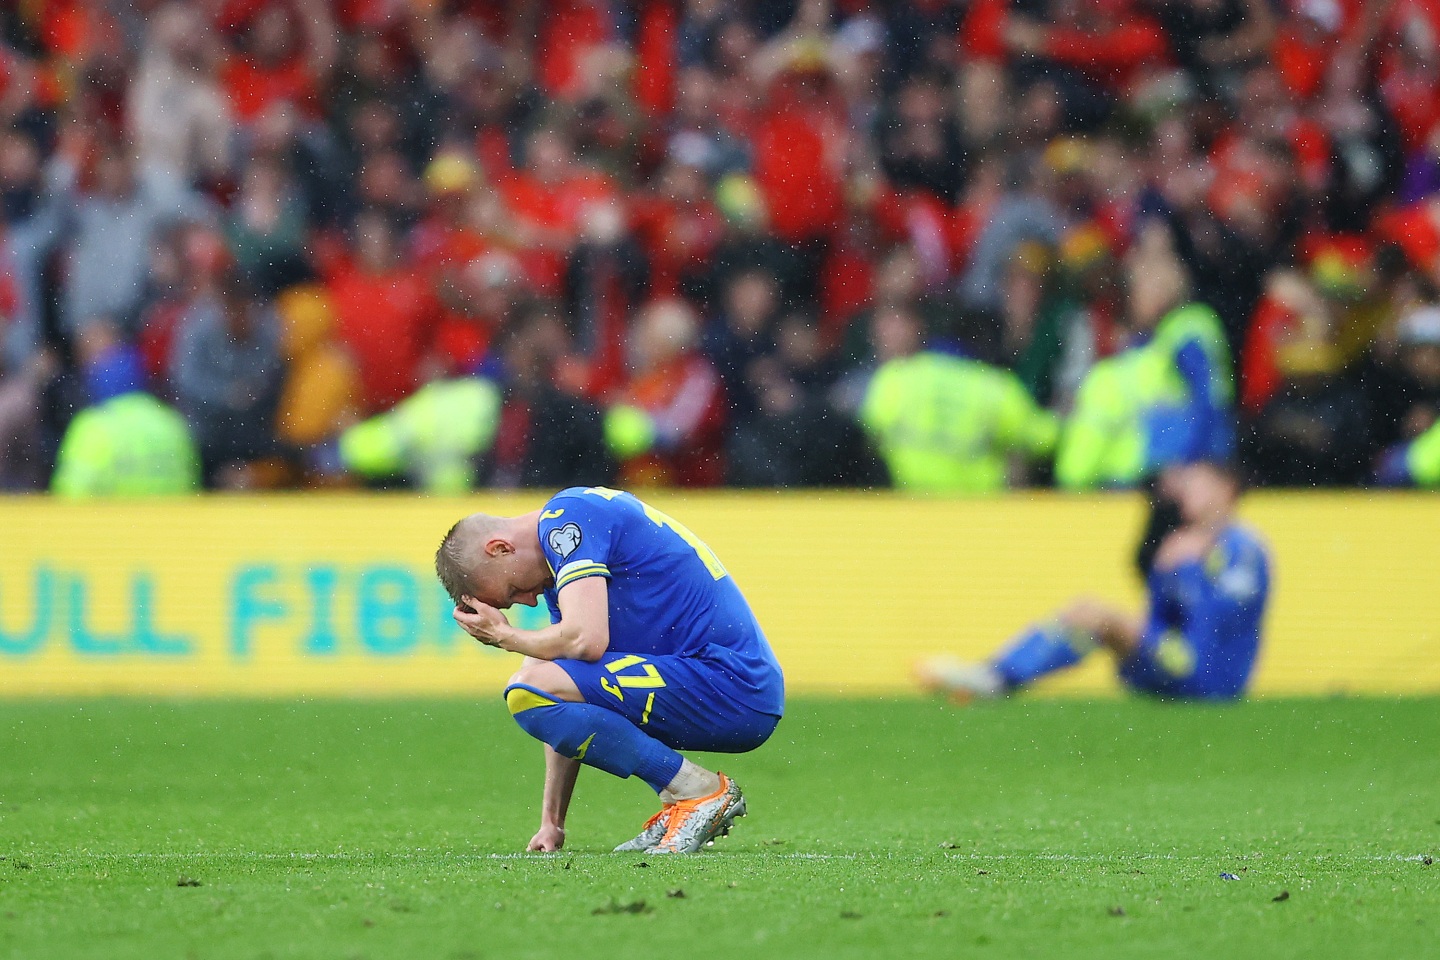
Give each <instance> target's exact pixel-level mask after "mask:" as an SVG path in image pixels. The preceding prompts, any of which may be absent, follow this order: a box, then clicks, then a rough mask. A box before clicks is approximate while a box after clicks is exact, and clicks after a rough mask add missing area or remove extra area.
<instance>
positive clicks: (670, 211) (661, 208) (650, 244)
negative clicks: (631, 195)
mask: <svg viewBox="0 0 1440 960" xmlns="http://www.w3.org/2000/svg"><path fill="white" fill-rule="evenodd" d="M632 207H633V210H634V214H633V217H632V223H631V226H632V228H633V229H634V232H635V236H636V238H637V239H638V240H639V241H640V245H641V246H642V247H643V248H644V250H645V256H646V258H647V259H648V260H649V262H650V297H651V299H655V300H668V299H671V298H673V297H678V296H679V295H680V277H681V274H682V273H683V272H684V271H685V270H686V269H688V268H690V267H695V266H698V265H700V264H702V263H704V262H706V261H707V260H709V259H710V256H711V254H713V253H714V252H715V248H716V247H717V246H718V245H719V243H720V238H721V237H722V236H723V235H724V230H725V224H724V218H723V217H721V215H720V211H719V210H717V209H716V208H715V204H714V203H712V202H711V201H710V200H708V199H705V200H701V201H699V202H696V203H684V202H681V201H677V200H672V199H670V198H668V197H648V198H639V199H637V200H635V202H634V203H633V204H632Z"/></svg>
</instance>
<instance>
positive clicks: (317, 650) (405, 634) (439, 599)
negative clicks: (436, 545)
mask: <svg viewBox="0 0 1440 960" xmlns="http://www.w3.org/2000/svg"><path fill="white" fill-rule="evenodd" d="M218 575H220V576H222V577H225V578H226V582H227V584H228V586H227V589H226V590H225V591H224V596H225V598H226V601H225V603H224V604H223V607H222V609H218V610H211V609H196V608H195V606H194V604H193V602H190V603H188V605H187V599H186V598H185V597H176V596H162V595H161V593H160V591H159V588H158V582H157V577H156V575H155V574H154V573H152V572H150V571H147V570H143V569H142V570H136V571H130V572H128V573H120V574H114V573H109V572H107V573H104V574H96V573H80V572H74V571H67V570H60V569H53V568H51V567H48V566H36V567H35V568H33V569H32V570H31V571H30V576H29V577H28V578H24V579H23V580H22V581H21V582H15V580H13V579H11V580H6V581H0V657H5V658H22V657H27V656H30V655H33V654H36V653H39V652H40V651H42V650H44V649H45V648H46V647H47V646H49V645H53V644H59V645H64V646H65V647H67V648H68V649H70V650H71V651H72V652H74V653H75V654H78V655H80V656H83V657H87V658H90V657H97V658H98V657H120V656H131V657H134V656H140V657H164V658H176V657H185V656H188V655H193V654H195V653H196V652H197V650H198V648H199V645H200V644H199V641H198V639H197V636H198V635H199V633H200V632H202V631H203V632H204V633H205V634H206V635H223V636H224V637H225V638H226V650H227V652H228V653H229V654H230V655H231V656H232V657H233V658H235V659H237V660H244V659H246V658H248V657H250V656H251V655H252V654H253V653H254V652H255V649H256V646H257V645H258V644H260V643H266V644H278V645H281V646H283V647H287V648H289V649H291V650H293V651H295V652H297V653H299V654H300V655H301V656H305V657H316V658H326V657H335V656H341V655H360V656H369V657H399V656H405V655H407V654H412V653H416V652H420V651H422V650H428V651H431V652H452V651H457V650H460V649H463V648H465V647H467V646H468V647H478V646H479V645H478V644H475V643H474V641H472V640H469V639H468V638H467V637H465V635H464V634H463V633H462V632H461V631H460V630H459V628H458V627H457V626H456V625H455V622H454V620H453V619H452V617H451V611H452V607H451V603H450V600H449V598H448V597H446V596H445V593H444V591H443V590H441V589H440V588H439V586H438V585H437V584H436V582H435V579H434V577H433V576H432V575H430V574H429V573H428V571H419V570H416V569H414V568H411V567H407V566H404V565H400V564H383V563H382V564H368V565H354V566H345V565H337V564H315V565H308V566H294V565H279V564H251V565H245V566H241V567H238V568H235V569H233V570H231V571H219V572H218ZM27 581H28V582H27ZM117 586H118V587H119V588H120V596H121V601H120V606H121V607H122V609H121V610H120V611H119V612H118V614H117V612H116V611H114V610H108V611H107V614H108V615H107V616H105V617H104V618H103V619H104V622H105V623H106V624H107V627H106V629H103V630H102V629H99V628H97V627H96V626H95V623H96V622H97V620H99V619H101V618H99V617H97V616H96V608H97V604H96V603H95V596H96V594H97V592H98V591H99V590H100V589H101V588H104V589H105V590H106V591H114V590H115V589H116V588H117ZM107 596H113V594H110V593H107ZM27 599H28V601H29V602H28V603H24V602H22V601H25V600H27ZM22 610H23V611H26V612H25V613H22V612H21V611H22ZM507 615H508V616H509V617H510V620H511V622H512V623H515V624H516V625H517V626H521V627H528V628H534V627H538V626H541V625H543V624H546V623H548V622H549V619H550V617H549V612H548V610H547V609H546V607H545V605H544V604H543V603H541V604H540V605H539V606H537V607H534V608H529V607H514V608H512V609H510V610H508V611H507ZM180 623H184V624H186V625H187V626H189V627H190V628H191V629H192V630H194V631H196V632H187V631H185V630H180V629H176V628H175V626H174V625H175V624H180ZM167 627H168V628H167ZM207 627H208V628H211V629H206V628H207ZM215 627H219V628H220V629H219V630H216V629H214V628H215ZM481 649H486V650H488V649H489V648H481Z"/></svg>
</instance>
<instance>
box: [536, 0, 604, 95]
mask: <svg viewBox="0 0 1440 960" xmlns="http://www.w3.org/2000/svg"><path fill="white" fill-rule="evenodd" d="M542 9H543V11H544V13H543V15H542V16H541V17H540V21H539V24H538V26H539V29H540V38H539V42H538V43H537V44H536V48H535V76H536V79H538V80H539V81H540V88H541V89H542V90H544V91H545V93H546V94H548V95H550V96H551V97H554V98H556V99H558V100H575V99H577V98H579V97H580V96H581V95H582V94H583V93H585V92H586V91H585V90H584V81H585V60H586V58H587V57H589V56H590V55H591V54H592V53H593V52H594V51H595V48H596V47H598V46H600V45H601V44H603V43H605V42H606V41H608V40H609V39H610V34H611V23H610V18H609V14H608V12H607V10H606V9H605V6H604V5H603V4H601V3H600V2H598V0H553V2H550V3H546V4H544V5H543V6H542Z"/></svg>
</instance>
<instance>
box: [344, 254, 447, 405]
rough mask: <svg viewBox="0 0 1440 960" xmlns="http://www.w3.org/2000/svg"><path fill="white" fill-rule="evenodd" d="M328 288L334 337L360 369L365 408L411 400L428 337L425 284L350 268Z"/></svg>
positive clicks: (418, 276) (412, 274) (417, 278)
mask: <svg viewBox="0 0 1440 960" xmlns="http://www.w3.org/2000/svg"><path fill="white" fill-rule="evenodd" d="M327 286H328V287H329V290H330V299H331V302H332V303H333V305H334V309H335V319H336V332H337V333H338V334H339V338H340V340H341V341H343V342H344V343H345V344H346V345H347V346H348V347H349V348H350V350H351V352H352V353H353V354H354V356H355V359H356V361H357V363H358V365H359V368H360V383H361V386H362V387H363V388H364V391H365V398H364V399H365V405H366V407H367V408H368V409H369V410H371V411H376V410H384V409H386V408H387V407H390V406H393V405H394V404H395V402H396V401H398V400H402V399H404V398H405V397H407V396H409V395H410V394H411V393H412V392H413V391H414V390H415V388H416V387H417V386H418V385H419V384H418V377H417V370H418V367H419V364H420V358H421V356H422V354H423V352H424V350H425V348H426V347H427V346H428V341H429V339H430V336H431V329H430V328H431V325H432V323H433V318H434V306H433V304H434V301H433V299H432V297H431V291H430V281H429V279H428V278H427V277H425V275H424V274H422V273H419V272H417V271H414V270H410V269H403V268H402V269H397V270H392V271H390V272H387V273H381V274H373V273H366V272H363V271H361V270H358V269H352V270H346V271H343V272H342V273H340V274H339V275H338V276H336V277H334V278H332V279H331V280H330V281H329V282H328V284H327Z"/></svg>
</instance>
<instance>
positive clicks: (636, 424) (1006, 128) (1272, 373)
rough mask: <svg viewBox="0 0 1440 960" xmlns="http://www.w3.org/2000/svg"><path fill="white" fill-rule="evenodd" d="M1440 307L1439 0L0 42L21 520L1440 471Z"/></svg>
mask: <svg viewBox="0 0 1440 960" xmlns="http://www.w3.org/2000/svg"><path fill="white" fill-rule="evenodd" d="M1437 285H1440V3H1436V2H1434V0H1368V2H1367V0H909V2H900V0H727V2H721V0H188V2H181V0H169V2H157V0H13V2H9V3H6V4H4V5H0V348H3V354H0V357H3V359H0V371H3V372H0V489H8V490H32V489H46V488H49V489H53V490H55V491H57V492H62V493H68V494H73V495H96V494H104V493H142V492H164V491H168V490H175V489H189V488H194V487H197V486H202V485H203V486H204V487H207V488H220V489H255V488H293V487H329V486H345V485H379V486H388V485H396V486H411V487H417V488H421V489H426V490H430V491H437V492H457V491H462V490H465V489H468V488H471V487H474V486H481V485H484V486H549V487H555V486H561V485H566V484H569V483H574V482H586V483H593V482H597V481H608V482H615V483H617V484H621V485H628V486H641V485H654V484H673V485H688V486H711V485H720V484H728V485H736V486H765V487H771V486H779V487H788V486H845V485H865V486H880V485H886V484H890V483H893V484H896V485H899V486H903V487H907V488H912V489H927V490H937V491H947V490H948V491H957V492H985V491H990V490H996V489H1001V488H1004V487H1007V486H1025V485H1050V484H1054V485H1057V486H1060V487H1064V488H1068V489H1089V488H1096V487H1110V486H1127V485H1133V484H1136V483H1140V482H1143V481H1144V479H1145V477H1146V476H1148V475H1150V474H1152V473H1153V472H1154V471H1155V470H1156V469H1158V468H1159V467H1161V466H1163V465H1165V464H1166V463H1171V462H1178V461H1185V460H1192V459H1202V458H1217V457H1218V458H1225V457H1232V456H1236V457H1238V458H1239V460H1240V462H1241V464H1242V465H1243V469H1244V472H1245V475H1246V476H1247V477H1248V478H1249V479H1250V480H1251V481H1253V482H1256V483H1259V484H1274V485H1302V486H1337V485H1359V484H1370V483H1421V484H1426V483H1440V427H1437V426H1436V421H1437V413H1440V292H1437ZM1432 474H1433V476H1432Z"/></svg>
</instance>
